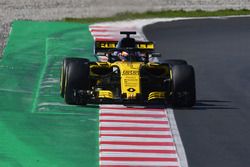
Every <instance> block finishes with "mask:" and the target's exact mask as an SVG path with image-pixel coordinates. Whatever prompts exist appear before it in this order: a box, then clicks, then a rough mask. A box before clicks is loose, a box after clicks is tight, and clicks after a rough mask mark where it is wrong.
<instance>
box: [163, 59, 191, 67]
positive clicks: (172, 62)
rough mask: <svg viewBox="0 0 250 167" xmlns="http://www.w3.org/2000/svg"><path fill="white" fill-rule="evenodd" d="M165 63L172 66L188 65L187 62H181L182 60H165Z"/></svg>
mask: <svg viewBox="0 0 250 167" xmlns="http://www.w3.org/2000/svg"><path fill="white" fill-rule="evenodd" d="M164 63H167V64H169V65H171V66H175V65H187V64H188V63H187V61H186V60H181V59H169V60H165V61H164Z"/></svg>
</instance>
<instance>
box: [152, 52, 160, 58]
mask: <svg viewBox="0 0 250 167" xmlns="http://www.w3.org/2000/svg"><path fill="white" fill-rule="evenodd" d="M151 57H161V54H160V53H151Z"/></svg>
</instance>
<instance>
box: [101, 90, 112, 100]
mask: <svg viewBox="0 0 250 167" xmlns="http://www.w3.org/2000/svg"><path fill="white" fill-rule="evenodd" d="M98 98H108V99H113V93H112V92H111V91H110V90H99V91H98Z"/></svg>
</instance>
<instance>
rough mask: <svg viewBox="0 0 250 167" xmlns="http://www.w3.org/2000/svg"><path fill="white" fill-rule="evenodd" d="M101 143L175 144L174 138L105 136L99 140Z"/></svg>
mask: <svg viewBox="0 0 250 167" xmlns="http://www.w3.org/2000/svg"><path fill="white" fill-rule="evenodd" d="M99 140H100V141H131V142H137V141H143V142H173V138H142V137H114V136H103V137H100V138H99Z"/></svg>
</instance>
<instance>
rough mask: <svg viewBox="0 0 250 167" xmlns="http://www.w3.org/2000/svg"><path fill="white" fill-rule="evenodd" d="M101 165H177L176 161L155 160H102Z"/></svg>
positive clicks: (159, 166) (158, 166)
mask: <svg viewBox="0 0 250 167" xmlns="http://www.w3.org/2000/svg"><path fill="white" fill-rule="evenodd" d="M156 164H157V166H156ZM101 165H124V166H131V167H133V166H134V167H136V166H145V167H146V166H150V167H152V166H154V167H161V166H164V167H166V166H169V167H171V166H174V167H175V166H179V164H178V162H159V161H158V162H156V161H146V162H145V161H102V162H101Z"/></svg>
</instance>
